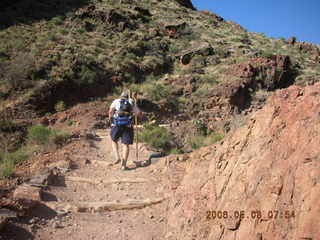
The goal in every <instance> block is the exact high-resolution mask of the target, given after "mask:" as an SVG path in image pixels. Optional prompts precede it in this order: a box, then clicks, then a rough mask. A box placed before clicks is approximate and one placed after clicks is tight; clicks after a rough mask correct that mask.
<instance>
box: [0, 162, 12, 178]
mask: <svg viewBox="0 0 320 240" xmlns="http://www.w3.org/2000/svg"><path fill="white" fill-rule="evenodd" d="M13 173H14V163H13V162H11V161H7V160H4V161H3V162H2V163H1V165H0V177H1V178H9V177H11V176H12V175H13Z"/></svg>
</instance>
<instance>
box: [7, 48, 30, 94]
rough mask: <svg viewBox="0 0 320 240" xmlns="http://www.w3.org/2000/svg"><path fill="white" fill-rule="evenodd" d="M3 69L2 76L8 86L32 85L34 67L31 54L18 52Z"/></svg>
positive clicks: (22, 86)
mask: <svg viewBox="0 0 320 240" xmlns="http://www.w3.org/2000/svg"><path fill="white" fill-rule="evenodd" d="M5 70H6V71H5V74H4V78H5V79H6V81H7V83H8V85H9V87H10V88H13V89H15V88H20V89H22V88H28V87H32V85H33V83H32V80H33V79H34V74H35V71H36V67H35V62H34V57H33V56H32V55H31V54H29V53H20V54H18V55H17V56H16V57H15V58H14V59H13V61H11V64H10V65H8V66H7V67H6V69H5Z"/></svg>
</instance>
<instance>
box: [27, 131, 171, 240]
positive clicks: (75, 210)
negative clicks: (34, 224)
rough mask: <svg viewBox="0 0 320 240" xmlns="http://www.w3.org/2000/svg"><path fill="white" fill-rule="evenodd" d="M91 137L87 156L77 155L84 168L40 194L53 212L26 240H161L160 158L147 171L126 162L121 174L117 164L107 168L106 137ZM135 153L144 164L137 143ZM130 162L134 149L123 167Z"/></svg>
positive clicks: (163, 203) (163, 225)
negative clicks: (137, 152) (85, 161)
mask: <svg viewBox="0 0 320 240" xmlns="http://www.w3.org/2000/svg"><path fill="white" fill-rule="evenodd" d="M97 135H98V136H99V138H98V139H97V140H96V141H94V142H93V144H92V146H91V148H90V151H89V153H88V156H83V158H85V159H88V164H85V165H83V166H81V167H79V168H78V169H75V170H72V171H70V172H68V173H66V175H65V186H55V187H50V189H49V191H48V192H46V193H45V198H46V205H47V206H49V207H50V208H48V209H55V210H56V212H55V213H54V212H52V214H51V215H50V210H49V211H48V213H47V216H46V217H47V218H48V220H47V222H46V224H44V225H43V226H41V227H40V228H39V229H36V230H35V231H34V235H33V236H32V237H30V239H36V240H38V239H39V240H40V239H41V240H50V239H68V240H69V239H70V240H71V239H76V240H88V239H98V240H102V239H110V240H117V239H119V240H126V239H130V240H135V239H136V240H141V239H145V240H149V239H150V240H152V239H154V240H155V239H164V236H165V234H166V225H167V211H166V208H167V205H168V203H167V200H166V199H165V196H164V188H163V186H162V185H161V184H160V179H161V176H162V172H163V171H164V167H165V159H164V158H162V159H158V161H155V162H153V163H152V164H151V165H150V166H147V167H136V168H134V165H133V164H132V163H131V164H129V167H131V168H132V169H130V170H128V171H122V170H120V164H118V165H110V163H111V162H112V161H113V158H112V155H111V154H112V150H111V141H110V138H109V135H108V133H106V132H102V131H101V132H97ZM139 149H140V158H139V159H140V161H142V160H146V159H147V157H148V156H149V154H150V152H148V151H147V150H146V149H145V148H144V146H143V145H139ZM133 160H135V146H131V152H130V156H129V163H130V162H132V161H133ZM117 209H120V210H117ZM39 212H41V211H39ZM40 217H41V216H40ZM36 219H37V218H36ZM39 221H40V220H39Z"/></svg>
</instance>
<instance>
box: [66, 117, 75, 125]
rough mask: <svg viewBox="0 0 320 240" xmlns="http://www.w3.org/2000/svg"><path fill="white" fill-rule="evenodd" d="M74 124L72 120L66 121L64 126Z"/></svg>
mask: <svg viewBox="0 0 320 240" xmlns="http://www.w3.org/2000/svg"><path fill="white" fill-rule="evenodd" d="M74 123H75V121H74V120H70V119H68V120H67V121H66V124H67V125H68V126H72V125H73V124H74Z"/></svg>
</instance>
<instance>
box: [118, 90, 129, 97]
mask: <svg viewBox="0 0 320 240" xmlns="http://www.w3.org/2000/svg"><path fill="white" fill-rule="evenodd" d="M120 98H124V99H128V98H129V92H128V90H125V91H123V92H122V93H121V95H120Z"/></svg>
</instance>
